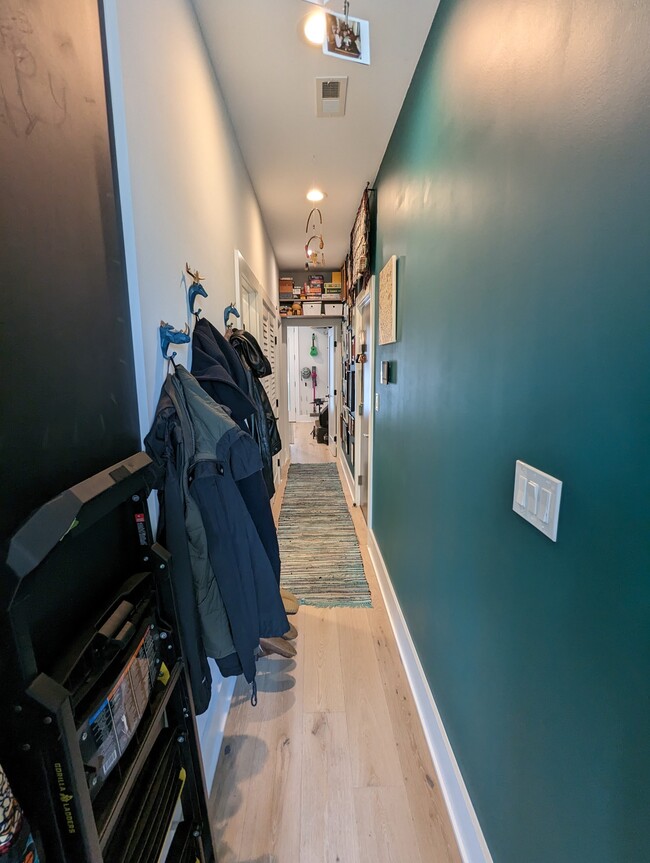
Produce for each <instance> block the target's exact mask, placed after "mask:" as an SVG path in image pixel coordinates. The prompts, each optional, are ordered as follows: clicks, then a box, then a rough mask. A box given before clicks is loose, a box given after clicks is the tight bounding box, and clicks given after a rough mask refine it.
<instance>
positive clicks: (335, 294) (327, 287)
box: [323, 282, 341, 303]
mask: <svg viewBox="0 0 650 863" xmlns="http://www.w3.org/2000/svg"><path fill="white" fill-rule="evenodd" d="M323 299H324V300H325V302H327V303H330V302H331V303H340V302H341V285H340V284H336V282H325V284H324V285H323Z"/></svg>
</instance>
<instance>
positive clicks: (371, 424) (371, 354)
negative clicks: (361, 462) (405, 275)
mask: <svg viewBox="0 0 650 863" xmlns="http://www.w3.org/2000/svg"><path fill="white" fill-rule="evenodd" d="M374 290H375V277H374V276H371V277H370V281H369V282H368V285H367V286H366V289H365V291H364V292H363V294H361V296H360V297H358V299H357V303H356V312H357V319H358V322H359V327H361V323H362V321H363V310H364V308H365V307H366V306H370V321H369V329H370V332H369V333H368V334H366V344H367V345H368V360H367V362H366V366H367V369H368V370H367V372H366V371H364V374H368V375H370V403H369V404H368V405H367V408H368V410H369V411H370V413H369V414H368V477H367V483H368V492H367V494H368V527H369V528H370V527H372V483H373V469H372V459H373V450H374V435H375V354H376V349H375V302H374ZM357 340H358V334H357ZM357 392H358V395H357V405H358V402H359V399H360V398H363V393H359V391H358V390H357ZM357 416H358V414H357ZM355 454H356V450H355ZM355 467H356V468H357V469H356V471H355V473H357V475H358V470H359V469H358V467H357V465H356V464H355ZM357 495H358V499H357V505H358V504H360V502H361V497H360V492H359V484H358V481H357Z"/></svg>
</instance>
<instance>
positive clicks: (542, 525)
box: [512, 461, 562, 542]
mask: <svg viewBox="0 0 650 863" xmlns="http://www.w3.org/2000/svg"><path fill="white" fill-rule="evenodd" d="M561 495H562V481H561V480H559V479H556V478H555V477H554V476H550V475H549V474H547V473H544V471H541V470H537V468H535V467H531V465H529V464H526V463H525V462H523V461H517V465H516V468H515V490H514V494H513V498H512V508H513V510H514V511H515V512H516V513H517V514H518V515H520V516H521V517H522V518H525V519H526V521H527V522H529V523H530V524H532V525H533V527H536V528H537V530H540V531H541V532H542V533H543V534H544V536H547V537H548V538H549V539H552V540H553V542H556V541H557V521H558V516H559V514H560V497H561Z"/></svg>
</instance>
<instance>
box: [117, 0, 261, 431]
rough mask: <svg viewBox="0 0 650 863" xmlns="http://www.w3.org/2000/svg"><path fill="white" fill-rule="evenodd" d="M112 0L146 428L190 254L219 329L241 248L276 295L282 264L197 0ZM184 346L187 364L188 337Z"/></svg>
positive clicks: (181, 302)
mask: <svg viewBox="0 0 650 863" xmlns="http://www.w3.org/2000/svg"><path fill="white" fill-rule="evenodd" d="M104 5H105V15H106V21H107V42H108V59H109V73H110V80H111V89H112V98H113V111H114V121H115V131H116V146H117V161H118V171H119V179H120V193H121V198H122V207H123V219H124V229H125V238H126V246H127V273H128V278H129V286H130V290H131V293H132V309H131V311H132V316H133V327H134V340H135V343H136V362H139V365H140V368H139V372H140V375H139V387H140V396H141V413H143V416H142V417H141V421H142V427H143V431H146V430H148V427H149V424H150V422H151V418H152V414H153V410H154V408H155V405H156V403H157V400H158V395H159V392H160V386H161V384H162V382H163V380H164V376H165V372H166V365H167V364H166V363H165V362H163V359H162V356H161V353H160V349H159V343H158V326H159V324H160V321H161V319H163V320H165V321H168V322H170V323H172V324H173V325H174V326H175V327H178V328H182V326H183V324H184V323H185V321H186V320H188V310H187V302H186V294H185V282H184V279H183V272H184V267H185V262H186V261H188V262H189V264H190V266H191V267H193V268H198V269H199V270H200V272H201V275H204V276H205V281H204V282H203V284H204V286H205V288H206V290H207V292H208V299H207V300H206V299H203V298H202V297H199V298H197V303H198V305H199V306H200V307H201V308H202V309H203V312H204V315H205V316H206V317H209V318H210V320H211V321H212V323H214V324H215V326H217V327H218V328H219V329H222V328H223V309H224V307H225V306H226V305H228V304H229V303H230V302H231V301H232V300H233V298H234V296H235V263H234V250H235V249H239V250H240V251H241V253H242V254H243V256H244V257H245V258H246V260H247V262H248V263H249V265H250V267H251V269H252V270H253V272H254V273H255V275H256V277H257V279H258V280H259V281H260V282H261V284H262V285H263V287H264V288H265V290H266V292H267V293H268V294H269V295H271V296H272V297H273V298H274V300H276V299H277V284H278V270H277V265H276V262H275V256H274V253H273V249H272V247H271V244H270V241H269V238H268V235H267V232H266V229H265V226H264V223H263V221H262V217H261V214H260V211H259V207H258V203H257V199H256V197H255V192H254V190H253V188H252V185H251V182H250V178H249V176H248V172H247V170H246V166H245V164H244V162H243V160H242V156H241V153H240V151H239V147H238V144H237V141H236V139H235V135H234V132H233V129H232V126H231V124H230V119H229V116H228V113H227V110H226V108H225V105H224V101H223V98H222V95H221V92H220V90H219V86H218V83H217V80H216V78H215V75H214V71H213V68H212V65H211V63H210V60H209V57H208V54H207V51H206V48H205V45H204V42H203V38H202V35H201V32H200V29H199V26H198V23H197V20H196V16H195V14H194V11H193V8H192V5H191V3H190V2H189V0H165V2H164V3H155V2H153V0H138V2H137V3H133V2H130V0H105V3H104ZM188 281H189V280H188ZM190 323H191V322H190ZM176 350H177V351H178V360H179V361H181V362H183V363H184V364H186V363H187V353H188V352H187V348H186V347H185V346H181V347H180V348H176ZM138 354H139V356H138Z"/></svg>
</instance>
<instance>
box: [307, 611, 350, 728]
mask: <svg viewBox="0 0 650 863" xmlns="http://www.w3.org/2000/svg"><path fill="white" fill-rule="evenodd" d="M301 611H302V612H303V613H304V614H305V616H309V625H308V628H307V631H306V633H305V642H304V645H305V646H304V659H303V662H304V666H305V696H304V710H305V712H306V713H320V712H322V711H328V712H334V713H337V712H338V713H341V712H343V711H344V710H345V703H344V698H343V676H342V673H341V656H340V652H339V636H338V620H337V617H336V612H335V610H334V609H331V608H308V607H307V606H305V608H304V610H301Z"/></svg>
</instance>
